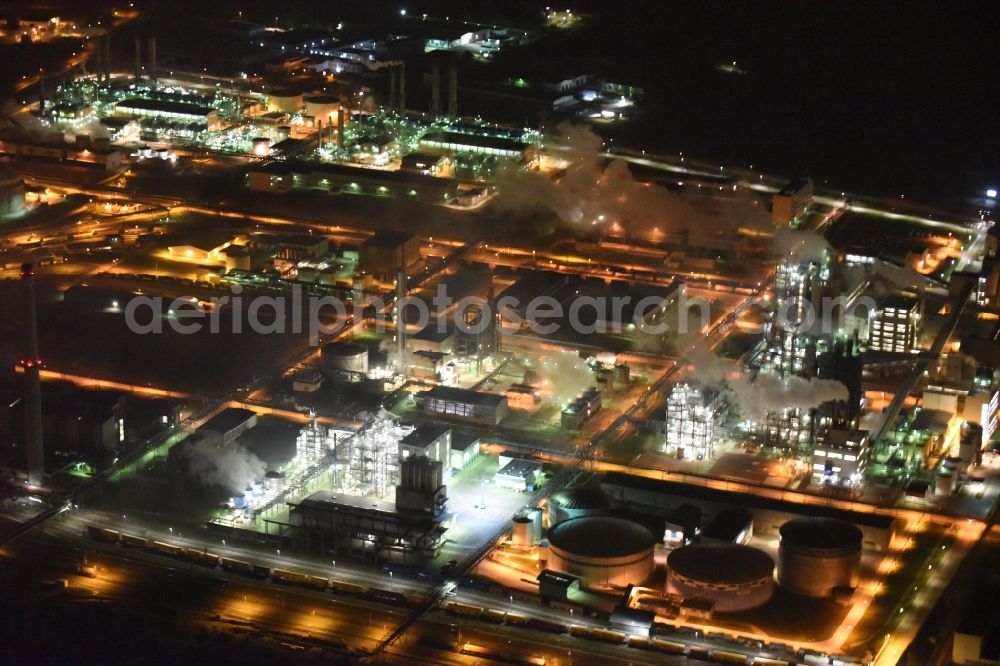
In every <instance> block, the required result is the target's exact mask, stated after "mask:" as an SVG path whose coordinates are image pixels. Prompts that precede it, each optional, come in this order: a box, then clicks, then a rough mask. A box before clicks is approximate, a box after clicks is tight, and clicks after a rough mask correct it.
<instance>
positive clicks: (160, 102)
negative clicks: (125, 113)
mask: <svg viewBox="0 0 1000 666" xmlns="http://www.w3.org/2000/svg"><path fill="white" fill-rule="evenodd" d="M119 107H125V108H127V109H143V110H145V111H163V112H165V113H180V114H185V115H189V116H207V115H208V114H209V113H211V112H212V111H215V109H213V108H211V107H208V106H202V105H200V104H190V103H188V102H174V101H170V100H164V99H144V98H141V97H129V98H128V99H123V100H122V101H120V102H118V103H117V104H115V108H116V109H117V108H119Z"/></svg>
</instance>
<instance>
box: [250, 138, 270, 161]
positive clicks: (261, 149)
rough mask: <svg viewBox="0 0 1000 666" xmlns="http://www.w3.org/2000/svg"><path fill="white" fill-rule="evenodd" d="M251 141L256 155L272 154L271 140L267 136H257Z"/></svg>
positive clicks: (265, 155)
mask: <svg viewBox="0 0 1000 666" xmlns="http://www.w3.org/2000/svg"><path fill="white" fill-rule="evenodd" d="M251 143H252V144H253V154H254V157H267V156H268V155H270V154H271V140H270V139H269V138H267V137H266V136H255V137H254V138H253V139H252V140H251Z"/></svg>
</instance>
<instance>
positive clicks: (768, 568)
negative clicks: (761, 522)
mask: <svg viewBox="0 0 1000 666" xmlns="http://www.w3.org/2000/svg"><path fill="white" fill-rule="evenodd" d="M667 592H668V593H670V594H677V595H680V596H682V597H684V598H685V599H707V600H709V601H711V602H712V603H713V604H714V610H715V611H717V612H720V613H732V612H736V611H744V610H748V609H750V608H756V607H757V606H760V605H762V604H764V603H767V601H768V600H769V599H770V598H771V594H772V593H773V592H774V560H772V559H771V556H770V555H768V554H767V553H765V552H764V551H762V550H760V549H759V548H752V547H750V546H744V545H741V544H736V543H699V544H693V545H690V546H683V547H681V548H678V549H676V550H673V551H671V553H670V555H668V556H667Z"/></svg>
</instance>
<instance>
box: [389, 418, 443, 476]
mask: <svg viewBox="0 0 1000 666" xmlns="http://www.w3.org/2000/svg"><path fill="white" fill-rule="evenodd" d="M399 456H400V458H401V459H403V460H405V459H406V458H409V457H410V456H415V457H416V456H425V457H427V458H429V459H430V460H433V461H435V462H439V463H441V464H442V465H443V466H444V469H446V470H447V469H450V467H451V428H449V427H448V426H444V425H439V424H437V423H425V424H423V425H420V426H417V428H415V429H414V430H413V431H412V432H410V433H409V434H408V435H406V436H405V437H403V439H401V440H400V441H399Z"/></svg>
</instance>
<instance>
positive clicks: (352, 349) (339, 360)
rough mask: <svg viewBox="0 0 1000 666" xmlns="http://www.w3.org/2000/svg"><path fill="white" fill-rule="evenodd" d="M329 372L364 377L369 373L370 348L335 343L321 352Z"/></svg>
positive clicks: (350, 343)
mask: <svg viewBox="0 0 1000 666" xmlns="http://www.w3.org/2000/svg"><path fill="white" fill-rule="evenodd" d="M321 355H322V359H323V366H324V367H326V368H327V369H329V370H334V371H340V372H348V373H356V374H360V375H364V374H366V373H367V372H368V347H366V346H364V345H362V344H358V343H356V342H333V343H331V344H328V345H325V346H324V347H323V350H322V352H321Z"/></svg>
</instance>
